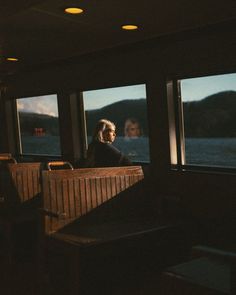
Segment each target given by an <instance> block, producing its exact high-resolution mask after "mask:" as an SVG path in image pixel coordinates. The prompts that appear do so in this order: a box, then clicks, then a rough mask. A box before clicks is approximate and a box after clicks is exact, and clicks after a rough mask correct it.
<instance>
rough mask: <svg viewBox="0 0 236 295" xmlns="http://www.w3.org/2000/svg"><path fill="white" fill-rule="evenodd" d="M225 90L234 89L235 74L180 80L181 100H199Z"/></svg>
mask: <svg viewBox="0 0 236 295" xmlns="http://www.w3.org/2000/svg"><path fill="white" fill-rule="evenodd" d="M226 90H233V91H236V74H227V75H217V76H208V77H201V78H193V79H184V80H181V96H182V100H183V101H194V100H201V99H203V98H205V97H207V96H209V95H211V94H214V93H218V92H221V91H226Z"/></svg>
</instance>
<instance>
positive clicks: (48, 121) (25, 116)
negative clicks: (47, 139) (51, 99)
mask: <svg viewBox="0 0 236 295" xmlns="http://www.w3.org/2000/svg"><path fill="white" fill-rule="evenodd" d="M19 119H20V127H21V134H22V135H32V134H34V130H35V128H43V131H44V132H45V134H46V135H59V122H58V118H57V117H52V116H49V115H42V114H36V113H26V112H19Z"/></svg>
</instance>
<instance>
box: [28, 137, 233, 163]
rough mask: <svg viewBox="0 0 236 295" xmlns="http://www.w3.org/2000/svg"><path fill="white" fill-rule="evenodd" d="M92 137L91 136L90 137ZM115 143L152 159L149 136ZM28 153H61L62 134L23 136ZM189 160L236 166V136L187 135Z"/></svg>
mask: <svg viewBox="0 0 236 295" xmlns="http://www.w3.org/2000/svg"><path fill="white" fill-rule="evenodd" d="M89 140H90V138H88V141H89ZM114 145H115V146H116V147H117V148H118V149H119V150H121V151H122V152H123V153H124V154H125V155H127V156H128V157H129V158H130V160H131V161H134V162H135V161H137V162H149V161H150V157H149V139H148V137H140V138H134V139H126V138H123V137H117V138H116V141H115V142H114ZM22 147H23V153H24V154H41V155H60V154H61V149H60V138H59V136H41V137H40V136H38V137H37V136H23V137H22ZM185 154H186V164H189V165H195V164H197V165H204V166H219V167H234V168H235V167H236V138H187V139H186V141H185Z"/></svg>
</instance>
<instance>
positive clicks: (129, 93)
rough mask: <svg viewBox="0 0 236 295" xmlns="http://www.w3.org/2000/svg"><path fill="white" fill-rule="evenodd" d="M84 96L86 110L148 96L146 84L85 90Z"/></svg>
mask: <svg viewBox="0 0 236 295" xmlns="http://www.w3.org/2000/svg"><path fill="white" fill-rule="evenodd" d="M83 98H84V108H85V110H92V109H98V108H102V107H104V106H106V105H108V104H111V103H114V102H117V101H121V100H125V99H139V98H146V87H145V84H140V85H133V86H124V87H115V88H107V89H100V90H91V91H85V92H83Z"/></svg>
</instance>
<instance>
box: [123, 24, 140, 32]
mask: <svg viewBox="0 0 236 295" xmlns="http://www.w3.org/2000/svg"><path fill="white" fill-rule="evenodd" d="M122 29H123V30H128V31H132V30H137V29H138V26H137V25H123V26H122Z"/></svg>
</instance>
